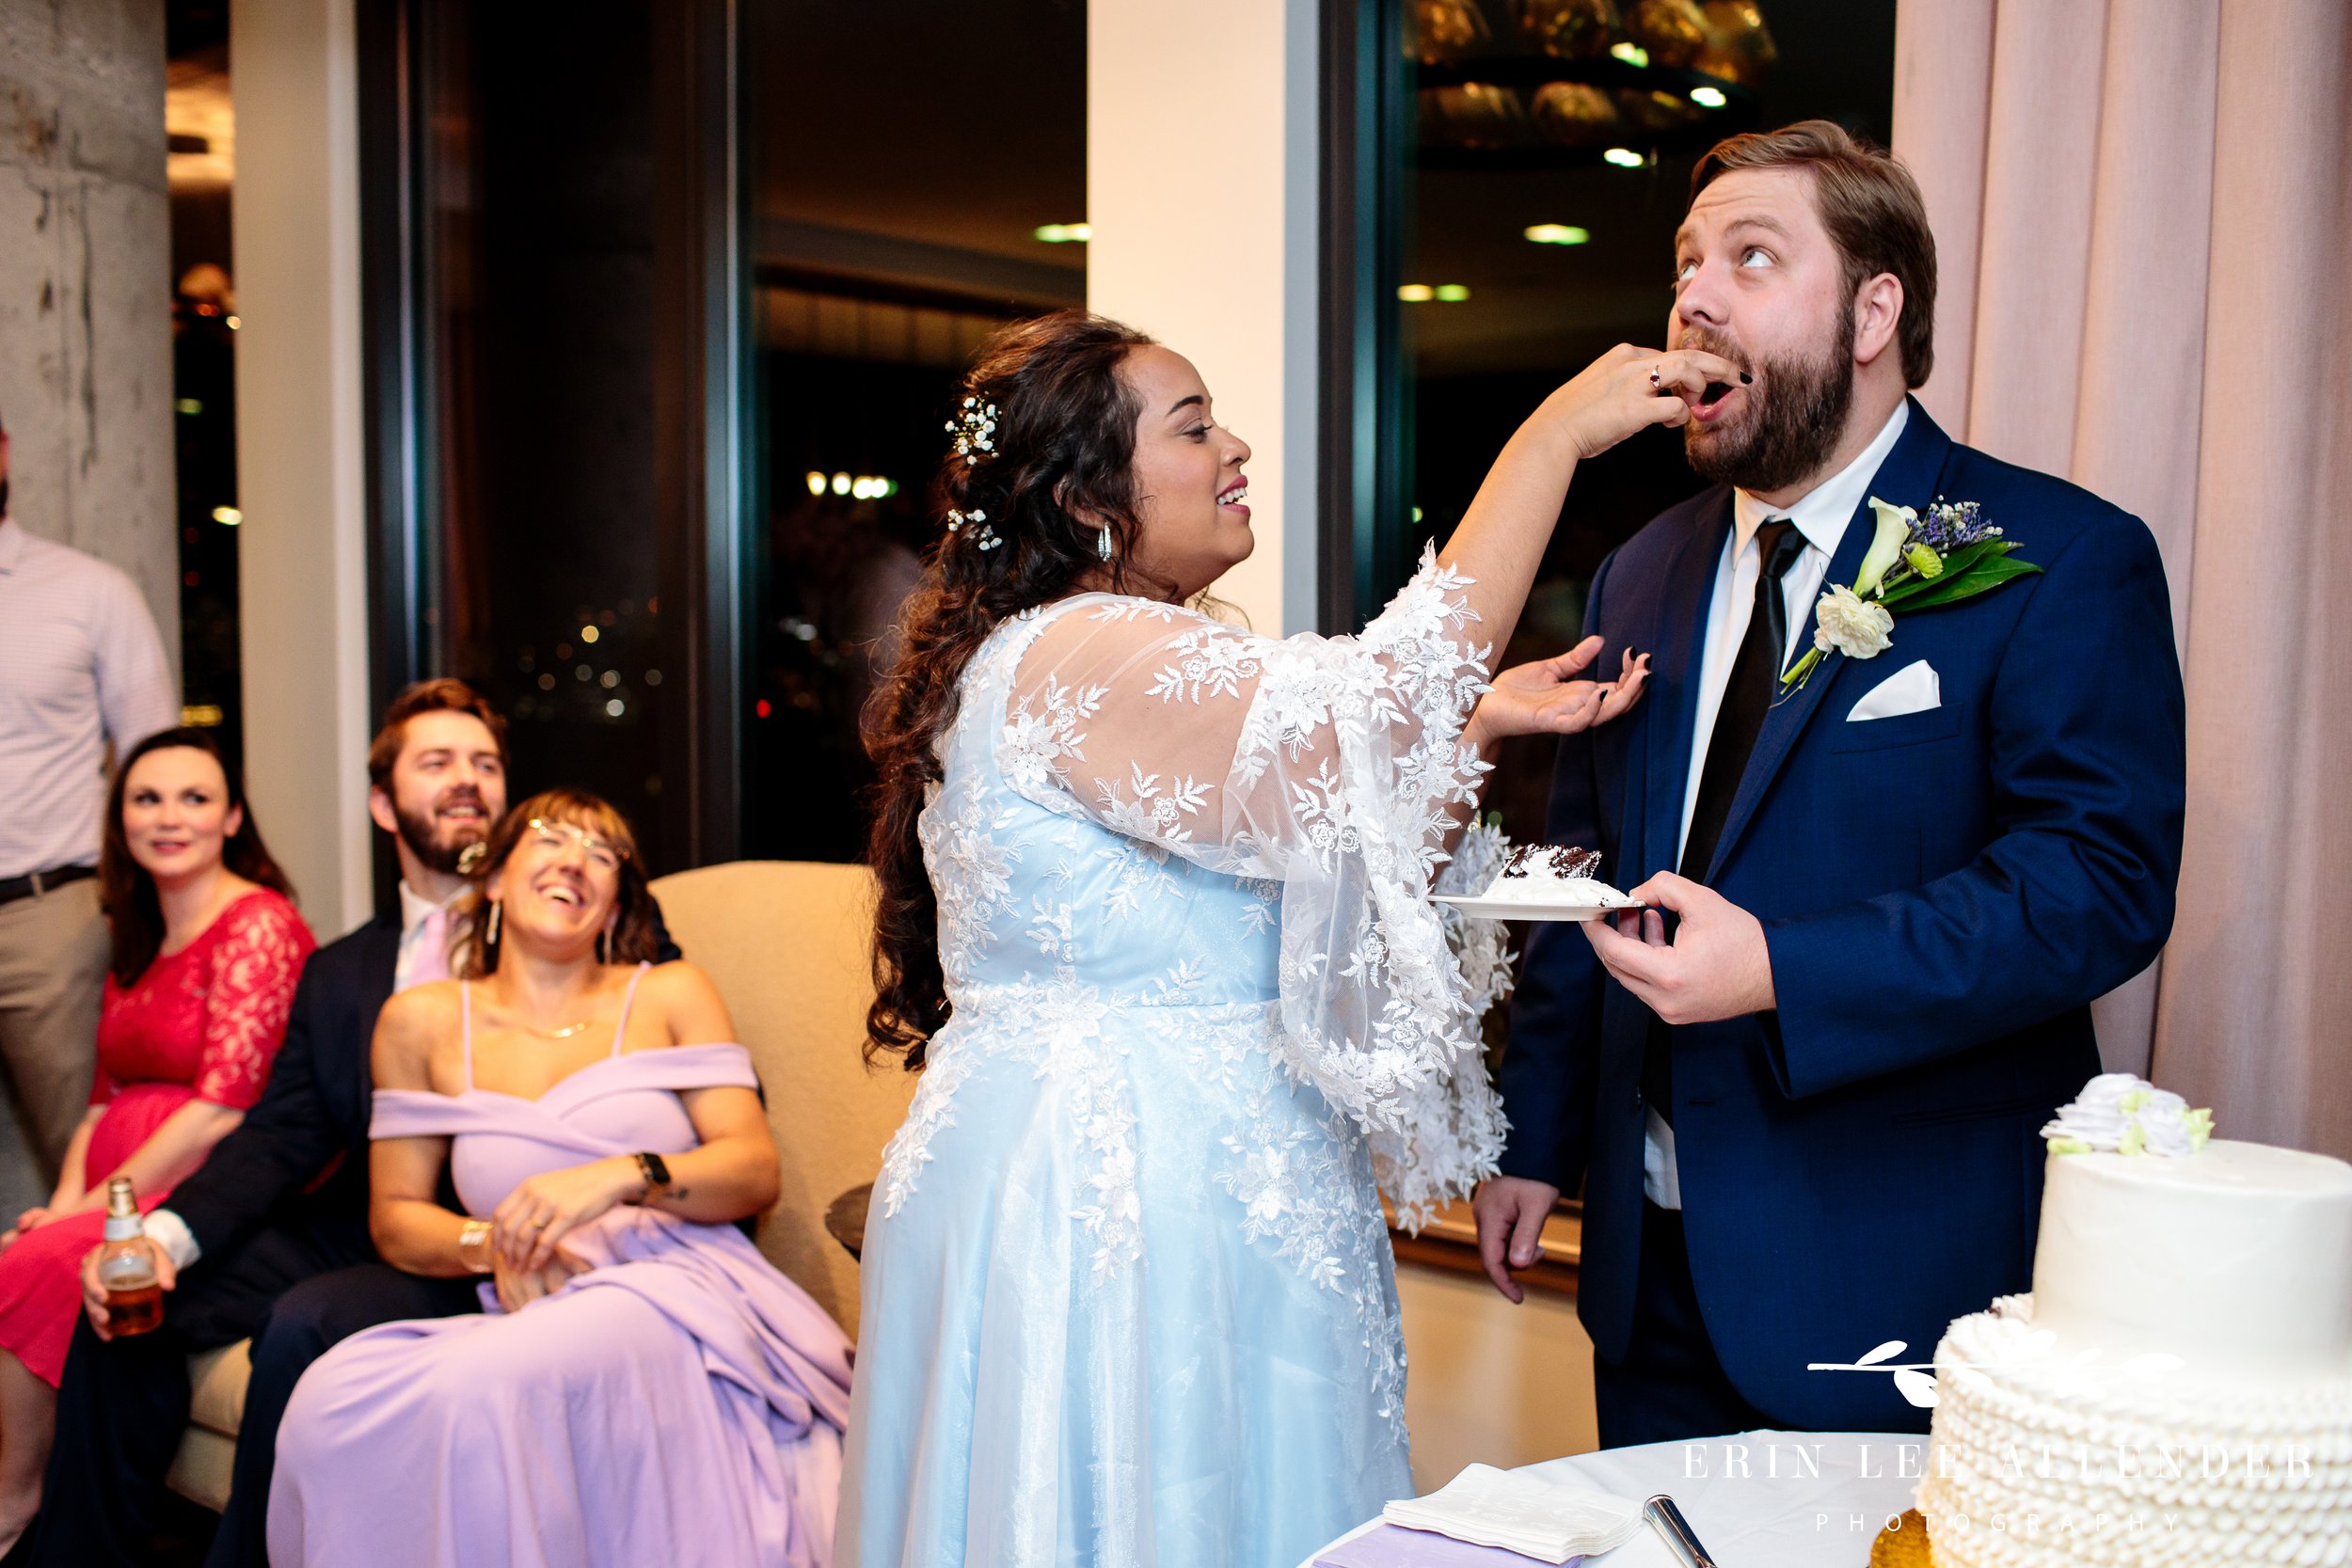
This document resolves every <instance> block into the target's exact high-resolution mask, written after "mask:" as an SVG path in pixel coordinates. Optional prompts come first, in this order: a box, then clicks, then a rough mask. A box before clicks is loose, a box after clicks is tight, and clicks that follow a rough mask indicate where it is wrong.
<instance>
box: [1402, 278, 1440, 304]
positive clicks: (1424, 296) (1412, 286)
mask: <svg viewBox="0 0 2352 1568" xmlns="http://www.w3.org/2000/svg"><path fill="white" fill-rule="evenodd" d="M1396 297H1397V298H1399V299H1401V300H1403V301H1404V302H1405V303H1406V304H1407V305H1426V304H1428V303H1429V302H1430V301H1431V300H1433V299H1435V298H1437V297H1438V291H1437V290H1435V289H1433V288H1431V287H1430V286H1429V285H1428V284H1426V283H1399V284H1398V285H1397V286H1396Z"/></svg>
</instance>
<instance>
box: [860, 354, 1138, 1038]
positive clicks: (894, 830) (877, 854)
mask: <svg viewBox="0 0 2352 1568" xmlns="http://www.w3.org/2000/svg"><path fill="white" fill-rule="evenodd" d="M1152 342H1153V340H1152V339H1151V338H1149V337H1146V336H1145V335H1144V334H1142V333H1140V332H1137V331H1136V330H1135V329H1134V328H1133V327H1130V326H1125V325H1120V323H1118V322H1115V321H1109V320H1106V319H1105V318H1104V317H1102V316H1096V315H1089V314H1088V313H1087V312H1085V311H1081V310H1064V311H1058V312H1057V313H1055V314H1053V315H1048V316H1040V317H1037V318H1036V319H1034V320H1031V321H1025V322H1020V323H1016V324H1015V325H1011V326H1008V327H1006V328H1005V329H1004V330H1003V331H1001V332H999V333H997V334H996V335H995V336H994V337H993V338H991V339H990V340H989V341H988V342H987V343H985V344H984V345H982V347H981V349H980V352H979V355H978V357H977V358H976V359H975V360H974V361H973V365H972V369H971V372H970V373H969V374H968V375H966V376H965V378H964V381H963V384H962V386H961V388H958V390H957V394H956V398H955V406H956V408H957V409H959V410H961V408H963V407H964V406H965V405H964V403H963V400H964V399H965V398H972V399H975V400H977V402H976V404H975V406H977V408H980V409H986V408H987V407H988V406H989V405H990V404H993V405H994V407H995V411H996V412H995V420H996V425H995V429H994V431H993V433H992V435H991V436H990V440H991V442H992V448H993V450H990V451H979V452H977V453H976V454H975V455H977V459H978V460H977V462H967V461H965V458H964V456H963V455H962V454H961V453H960V452H958V451H950V452H949V453H948V455H947V458H946V462H945V463H944V464H943V465H942V466H941V467H940V471H939V478H938V480H937V482H936V483H935V484H934V485H933V489H932V507H933V512H934V514H935V515H936V516H937V517H938V518H939V519H941V520H942V522H943V523H944V522H945V521H946V519H947V516H948V514H949V513H950V512H953V513H955V514H958V515H960V516H961V517H963V518H969V519H972V520H970V521H966V522H963V523H962V524H961V527H959V528H958V529H957V530H956V531H952V532H945V533H943V534H942V535H941V538H940V542H939V544H938V545H937V546H935V547H934V548H933V549H932V551H931V554H930V560H929V561H927V562H925V563H924V568H923V576H922V578H921V580H920V581H919V582H918V583H917V584H916V586H915V589H914V594H912V595H911V596H910V597H909V598H908V600H907V603H906V609H905V610H904V612H903V617H902V619H903V625H902V627H901V636H900V644H899V654H898V663H897V665H896V666H894V667H893V669H892V671H891V673H890V674H889V676H888V677H887V678H886V679H885V680H884V681H883V683H882V685H881V687H879V688H878V689H876V690H875V692H874V696H873V698H872V700H871V701H870V702H869V703H868V704H867V705H866V725H865V727H866V751H867V752H868V753H869V754H870V755H871V756H872V757H873V759H874V767H875V770H876V772H877V774H878V775H879V779H878V781H877V783H876V784H875V786H874V807H875V810H874V831H873V836H872V838H871V840H870V841H869V844H868V847H867V850H866V860H867V863H869V864H870V865H872V867H873V868H874V876H875V879H876V880H877V882H878V883H879V884H880V902H879V905H878V907H877V909H876V911H875V917H874V987H875V993H876V994H875V997H874V1006H873V1007H872V1008H871V1010H869V1011H868V1012H867V1013H866V1059H867V1060H868V1061H872V1060H874V1059H875V1058H877V1057H879V1056H881V1055H883V1054H885V1053H901V1054H902V1055H903V1057H904V1060H905V1063H906V1066H907V1068H908V1069H909V1070H913V1069H916V1068H919V1067H921V1066H922V1065H923V1048H924V1045H925V1042H927V1041H928V1040H929V1039H930V1037H931V1036H932V1035H933V1034H934V1033H936V1032H937V1031H938V1029H939V1027H940V1025H941V1024H943V1023H945V1022H947V1014H948V1004H947V990H946V976H945V975H944V974H942V972H941V969H940V962H939V900H938V898H937V896H936V895H934V894H933V892H932V890H931V879H930V873H929V872H928V871H927V870H926V869H925V868H924V864H923V849H922V846H921V844H920V843H918V842H917V840H916V837H915V821H916V818H917V817H919V816H921V815H922V811H923V807H924V804H925V803H926V801H927V800H929V799H930V789H931V786H932V785H934V784H938V783H939V782H940V780H941V778H942V777H943V776H944V770H943V768H941V764H940V750H941V746H942V743H943V741H944V740H945V738H946V732H947V728H948V726H949V725H950V724H952V723H953V722H954V721H955V717H956V696H957V687H958V683H959V682H960V681H961V679H962V676H963V671H964V667H965V666H966V665H968V664H970V663H971V662H972V656H973V655H974V654H976V653H977V652H978V651H979V648H980V644H981V643H982V642H984V641H987V640H988V635H989V633H991V632H993V631H994V630H995V629H996V628H997V627H998V626H1001V625H1003V624H1004V623H1005V621H1007V620H1008V619H1009V618H1010V617H1012V616H1015V615H1018V614H1020V613H1021V612H1022V611H1023V610H1032V609H1035V608H1037V607H1038V606H1040V605H1045V604H1051V603H1052V602H1053V601H1055V600H1056V599H1059V598H1063V597H1066V596H1068V595H1069V594H1073V593H1077V592H1081V591H1082V590H1085V589H1090V588H1104V587H1106V588H1108V589H1109V590H1110V591H1112V592H1114V593H1130V592H1133V593H1142V594H1151V595H1152V596H1153V597H1167V596H1168V594H1169V593H1171V592H1172V589H1171V588H1170V587H1169V586H1168V585H1165V584H1160V583H1156V582H1152V581H1149V580H1146V579H1143V578H1141V575H1140V574H1137V573H1133V572H1131V571H1130V569H1129V567H1128V565H1127V563H1128V562H1130V561H1131V560H1133V558H1134V546H1135V542H1136V532H1137V529H1138V527H1139V525H1138V523H1137V520H1136V486H1135V471H1134V470H1135V452H1136V415H1137V411H1138V409H1137V404H1136V395H1135V393H1134V391H1133V390H1132V389H1131V388H1129V386H1128V385H1127V382H1126V380H1125V379H1124V378H1123V377H1122V376H1121V375H1120V365H1121V363H1122V362H1123V361H1124V360H1125V359H1126V357H1127V356H1128V355H1130V354H1131V353H1133V352H1135V351H1136V349H1139V348H1144V347H1148V346H1150V345H1151V344H1152ZM951 428H952V427H951ZM981 514H985V521H984V522H983V521H982V520H981V518H980V515H981ZM1106 527H1107V528H1108V529H1109V530H1110V531H1111V540H1112V548H1111V559H1110V560H1109V562H1104V559H1103V556H1102V552H1101V548H1100V542H1101V538H1102V531H1103V530H1104V528H1106ZM991 539H993V541H994V542H993V544H989V546H988V547H987V548H982V547H981V546H982V544H983V543H984V542H986V541H989V540H991Z"/></svg>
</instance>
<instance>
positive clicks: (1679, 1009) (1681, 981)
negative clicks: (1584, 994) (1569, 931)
mask: <svg viewBox="0 0 2352 1568" xmlns="http://www.w3.org/2000/svg"><path fill="white" fill-rule="evenodd" d="M1631 896H1632V897H1633V898H1635V899H1637V900H1639V901H1640V902H1642V903H1643V904H1645V905H1649V906H1652V907H1651V908H1649V909H1646V910H1645V911H1643V912H1642V913H1640V914H1638V915H1635V914H1623V915H1620V916H1618V917H1617V919H1616V920H1615V922H1614V923H1611V922H1609V921H1605V920H1596V921H1593V922H1592V923H1590V924H1589V925H1587V926H1586V927H1584V936H1585V940H1586V941H1588V942H1591V943H1592V944H1593V951H1594V952H1595V953H1597V954H1598V955H1599V956H1600V961H1601V965H1602V967H1604V968H1605V969H1607V970H1608V971H1609V973H1610V974H1613V975H1614V976H1615V977H1616V980H1617V983H1618V984H1619V985H1622V986H1623V987H1625V989H1626V990H1629V991H1631V992H1632V993H1633V994H1634V995H1635V996H1636V997H1638V998H1640V999H1641V1001H1642V1003H1643V1004H1644V1005H1645V1006H1647V1007H1648V1008H1649V1010H1650V1011H1652V1012H1654V1013H1656V1014H1657V1015H1658V1016H1659V1017H1660V1018H1661V1019H1663V1020H1665V1021H1666V1022H1668V1023H1674V1024H1681V1023H1712V1022H1715V1021H1717V1020H1718V1019H1725V1018H1744V1017H1746V1016H1747V1015H1748V1014H1750V1013H1764V1012H1770V1011H1772V1008H1773V1007H1774V1006H1777V1005H1778V1003H1777V998H1776V997H1775V995H1774V992H1773V990H1772V950H1771V949H1770V948H1769V947H1768V946H1767V945H1766V944H1765V942H1764V927H1763V924H1762V923H1761V922H1760V921H1758V920H1757V919H1756V916H1754V915H1752V914H1750V913H1749V912H1748V911H1745V910H1743V909H1741V908H1740V906H1739V905H1737V904H1735V903H1733V902H1732V901H1731V900H1730V899H1728V898H1725V897H1724V895H1722V894H1720V893H1717V892H1716V891H1715V890H1714V889H1712V888H1710V887H1707V886H1705V885H1703V884H1701V883H1698V882H1694V881H1692V880H1691V879H1689V878H1687V877H1677V876H1676V875H1675V874H1674V873H1673V872H1671V871H1661V872H1660V873H1659V874H1658V875H1657V876H1655V877H1652V878H1651V879H1649V880H1648V881H1646V882H1644V883H1643V884H1642V885H1641V886H1640V887H1637V888H1635V889H1634V890H1633V891H1632V894H1631ZM1660 910H1672V911H1674V912H1675V913H1676V914H1677V915H1678V916H1680V917H1681V918H1680V920H1679V923H1678V924H1677V927H1676V930H1675V938H1674V941H1673V942H1668V941H1667V940H1666V927H1665V920H1664V918H1663V917H1662V916H1661V914H1660V913H1659V912H1658V911H1660Z"/></svg>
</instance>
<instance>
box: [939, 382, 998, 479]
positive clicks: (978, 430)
mask: <svg viewBox="0 0 2352 1568" xmlns="http://www.w3.org/2000/svg"><path fill="white" fill-rule="evenodd" d="M947 434H948V435H950V436H954V437H955V448H956V455H957V456H958V457H961V458H962V459H963V462H964V466H965V467H971V466H972V465H974V464H976V463H977V462H979V460H980V459H981V458H983V457H993V456H995V455H996V405H995V404H993V403H985V402H983V401H981V400H980V399H979V398H977V397H967V398H965V399H964V400H963V408H962V410H961V412H960V413H958V414H957V415H956V417H955V418H954V419H952V420H948V421H947Z"/></svg>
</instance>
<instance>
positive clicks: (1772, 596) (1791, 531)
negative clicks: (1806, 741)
mask: <svg viewBox="0 0 2352 1568" xmlns="http://www.w3.org/2000/svg"><path fill="white" fill-rule="evenodd" d="M1756 551H1757V553H1758V554H1759V555H1760V556H1761V557H1762V558H1763V562H1764V567H1763V570H1762V571H1760V572H1758V573H1756V608H1755V610H1752V611H1750V612H1749V615H1748V632H1747V635H1746V636H1745V637H1742V638H1741V639H1740V653H1739V657H1736V658H1734V659H1733V660H1732V661H1731V678H1730V679H1729V680H1727V681H1725V682H1724V700H1723V705H1721V706H1720V707H1718V708H1717V709H1716V710H1715V729H1714V733H1713V735H1712V736H1710V737H1709V739H1708V743H1707V770H1706V771H1705V772H1703V773H1701V774H1700V775H1699V798H1698V800H1697V802H1696V803H1695V804H1694V805H1693V806H1692V809H1691V832H1690V835H1689V836H1688V837H1687V838H1685V839H1684V840H1683V845H1682V874H1683V875H1684V876H1685V877H1689V878H1692V879H1694V880H1698V881H1704V880H1706V879H1707V872H1708V863H1709V862H1711V861H1712V860H1713V859H1714V858H1715V843H1716V841H1717V840H1718V839H1720V838H1722V837H1723V834H1724V818H1726V817H1728V816H1730V815H1731V798H1732V797H1733V796H1735V795H1737V794H1739V793H1740V775H1741V774H1743V773H1745V772H1746V771H1747V770H1748V753H1749V752H1753V751H1755V750H1756V734H1757V732H1758V731H1760V730H1762V729H1763V728H1764V715H1765V714H1767V713H1769V712H1771V711H1772V698H1773V696H1774V695H1775V694H1777V692H1778V690H1779V688H1780V666H1781V659H1782V657H1783V656H1784V655H1785V653H1786V652H1787V650H1788V603H1787V601H1786V600H1785V599H1784V598H1783V597H1782V595H1781V592H1780V579H1781V578H1785V577H1787V576H1788V568H1789V567H1791V566H1793V565H1795V564H1796V563H1797V557H1799V556H1800V555H1803V554H1804V534H1802V533H1799V532H1798V531H1797V529H1796V525H1795V524H1794V523H1791V522H1790V521H1789V520H1788V518H1786V517H1775V518H1773V519H1772V521H1771V522H1769V523H1766V524H1764V525H1763V526H1762V527H1761V528H1759V529H1757V530H1756Z"/></svg>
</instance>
